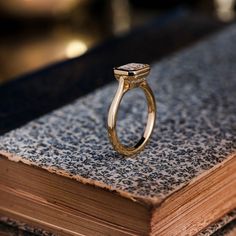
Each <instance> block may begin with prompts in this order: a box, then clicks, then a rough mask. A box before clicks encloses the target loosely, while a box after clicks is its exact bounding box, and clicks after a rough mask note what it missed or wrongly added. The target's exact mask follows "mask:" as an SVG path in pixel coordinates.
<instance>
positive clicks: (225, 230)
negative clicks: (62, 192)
mask: <svg viewBox="0 0 236 236" xmlns="http://www.w3.org/2000/svg"><path fill="white" fill-rule="evenodd" d="M235 230H236V210H233V211H231V212H229V213H228V214H226V215H224V216H223V217H222V218H221V219H220V220H218V221H216V222H214V223H213V224H211V225H210V226H208V227H207V228H206V229H204V230H203V231H202V232H200V233H199V234H197V236H210V235H212V236H220V235H221V236H226V235H228V234H231V235H233V233H235ZM19 231H20V232H22V233H23V232H28V233H31V234H33V235H42V236H55V235H56V234H52V233H50V232H47V231H45V230H43V229H39V228H34V227H32V226H30V225H28V224H26V223H24V222H21V221H19V220H15V219H11V218H8V217H6V216H1V215H0V235H1V233H2V234H4V233H5V234H6V232H7V233H16V232H19ZM5 234H4V235H5Z"/></svg>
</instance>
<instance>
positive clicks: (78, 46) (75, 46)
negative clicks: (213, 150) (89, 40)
mask: <svg viewBox="0 0 236 236" xmlns="http://www.w3.org/2000/svg"><path fill="white" fill-rule="evenodd" d="M87 49H88V48H87V45H86V44H85V43H84V42H82V41H80V40H73V41H71V42H69V43H68V45H67V47H66V56H67V57H68V58H73V57H77V56H80V55H81V54H83V53H85V52H86V51H87Z"/></svg>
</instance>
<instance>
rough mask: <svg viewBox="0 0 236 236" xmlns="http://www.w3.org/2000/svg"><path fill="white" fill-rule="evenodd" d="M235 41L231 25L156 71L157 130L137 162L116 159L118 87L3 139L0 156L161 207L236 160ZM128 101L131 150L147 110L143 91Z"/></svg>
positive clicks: (123, 116)
mask: <svg viewBox="0 0 236 236" xmlns="http://www.w3.org/2000/svg"><path fill="white" fill-rule="evenodd" d="M235 38H236V26H235V25H233V26H230V27H229V28H228V29H226V30H224V31H223V32H220V33H218V34H217V35H214V36H213V37H211V38H209V39H207V40H205V41H204V42H200V43H198V44H196V45H194V46H193V47H190V48H189V49H187V50H184V51H182V52H180V53H177V54H175V55H173V56H172V57H169V58H166V59H164V60H162V61H161V62H157V63H154V64H153V65H151V66H152V70H151V74H150V76H149V78H148V81H149V84H150V86H151V88H152V89H153V91H154V94H155V97H156V101H157V110H158V115H157V122H156V124H157V125H156V127H155V129H154V132H153V135H152V137H151V140H150V143H149V144H148V146H147V147H146V148H145V150H144V151H143V152H141V153H140V154H138V155H137V156H135V157H133V158H124V157H123V156H120V155H119V154H117V153H116V152H115V151H114V150H113V149H112V147H111V145H110V143H109V140H108V137H107V130H106V118H107V111H108V107H109V105H110V103H111V100H112V98H113V95H114V93H115V90H116V87H117V82H114V83H113V84H109V85H107V86H105V87H103V88H101V89H98V90H96V91H95V92H93V93H91V94H89V95H87V96H85V97H83V98H80V99H78V100H76V101H75V102H74V103H72V104H69V105H67V106H65V107H62V108H61V109H58V110H55V111H53V112H51V113H50V114H47V115H45V116H43V117H41V118H39V119H37V120H34V121H31V122H29V123H28V124H27V125H25V126H23V127H21V128H18V129H16V130H13V131H11V132H9V133H7V134H5V135H3V136H2V137H0V150H1V151H0V153H1V155H2V157H3V158H4V157H6V158H8V159H9V160H11V161H16V162H23V163H25V164H26V165H35V166H37V167H40V168H42V169H45V170H47V171H50V172H53V173H56V174H58V175H63V176H64V177H67V178H72V179H75V180H77V181H79V182H82V183H84V184H89V185H95V186H97V187H99V188H104V189H106V190H109V191H110V190H112V191H114V192H116V193H117V194H120V195H121V196H122V197H125V198H128V199H131V200H133V201H138V202H143V203H145V204H149V205H153V206H159V205H160V204H162V203H163V202H165V201H166V200H167V199H168V198H169V197H170V196H173V194H175V193H177V192H178V191H179V190H180V189H183V188H184V187H186V186H189V185H190V186H191V184H193V183H194V182H195V181H197V180H199V179H202V178H204V176H206V175H207V174H209V173H210V172H211V171H213V170H214V171H216V170H217V169H218V168H221V167H222V166H224V165H226V163H228V162H231V163H234V161H235V157H236V126H235V125H236V76H235V75H236V45H235ZM126 100H127V102H125V103H123V104H122V109H121V110H120V114H119V123H118V125H119V132H120V139H121V141H122V142H123V143H126V144H130V143H132V141H133V140H136V139H138V138H139V135H140V134H141V133H142V130H143V124H144V123H145V118H146V113H145V111H146V104H145V100H144V99H143V95H142V94H141V93H135V92H134V93H128V94H127V96H126ZM127 127H129V130H127ZM235 187H236V186H235ZM232 204H236V201H234V203H232ZM235 206H236V205H234V207H235ZM231 208H233V206H231Z"/></svg>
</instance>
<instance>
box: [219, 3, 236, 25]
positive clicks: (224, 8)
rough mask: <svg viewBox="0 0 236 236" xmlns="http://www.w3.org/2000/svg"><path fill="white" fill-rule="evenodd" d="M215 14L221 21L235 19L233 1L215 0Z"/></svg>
mask: <svg viewBox="0 0 236 236" xmlns="http://www.w3.org/2000/svg"><path fill="white" fill-rule="evenodd" d="M215 4H216V14H217V16H218V17H219V18H220V19H221V20H222V21H230V20H232V19H234V17H235V11H234V5H235V0H215Z"/></svg>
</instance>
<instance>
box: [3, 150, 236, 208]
mask: <svg viewBox="0 0 236 236" xmlns="http://www.w3.org/2000/svg"><path fill="white" fill-rule="evenodd" d="M0 157H4V158H7V159H8V160H9V161H14V162H22V163H24V164H26V165H30V166H33V167H36V168H40V169H43V170H45V171H48V172H50V173H53V174H57V175H60V176H63V177H66V178H70V179H74V180H76V181H78V182H80V183H82V184H88V185H91V186H95V187H99V188H102V189H104V190H108V191H111V192H115V193H117V194H119V195H120V196H122V197H125V198H128V199H130V200H132V201H134V202H139V203H141V204H145V205H149V206H152V207H153V208H156V207H159V206H160V205H161V204H162V203H163V202H165V201H166V199H168V198H169V197H170V196H173V195H174V194H176V193H178V192H179V191H180V190H182V189H183V188H186V187H188V186H190V185H192V184H193V183H195V182H196V181H200V180H201V179H204V178H205V177H206V176H207V175H209V173H211V172H212V171H214V170H216V169H218V168H222V167H223V166H224V165H225V164H226V163H227V162H228V161H230V160H231V159H233V158H235V157H236V152H235V153H232V154H230V155H229V156H228V157H226V158H225V159H224V160H223V161H222V162H220V163H218V164H217V165H215V166H214V167H212V168H210V169H208V170H206V171H204V172H202V173H200V174H199V175H197V176H195V177H194V178H193V179H191V180H189V181H187V182H186V183H183V184H181V185H179V187H178V188H177V189H176V190H174V191H173V192H172V193H170V194H169V195H167V196H166V198H165V199H160V198H158V197H143V196H139V195H136V194H132V193H129V192H126V191H123V190H120V189H118V188H114V187H112V186H111V185H107V184H105V183H103V182H100V181H97V180H93V179H87V178H84V177H82V176H80V175H72V174H70V173H68V172H66V171H64V170H61V169H58V168H55V167H46V166H40V165H37V164H38V163H37V162H32V161H29V160H27V159H25V158H24V157H21V156H18V155H15V154H13V153H9V152H6V151H3V150H0Z"/></svg>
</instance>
